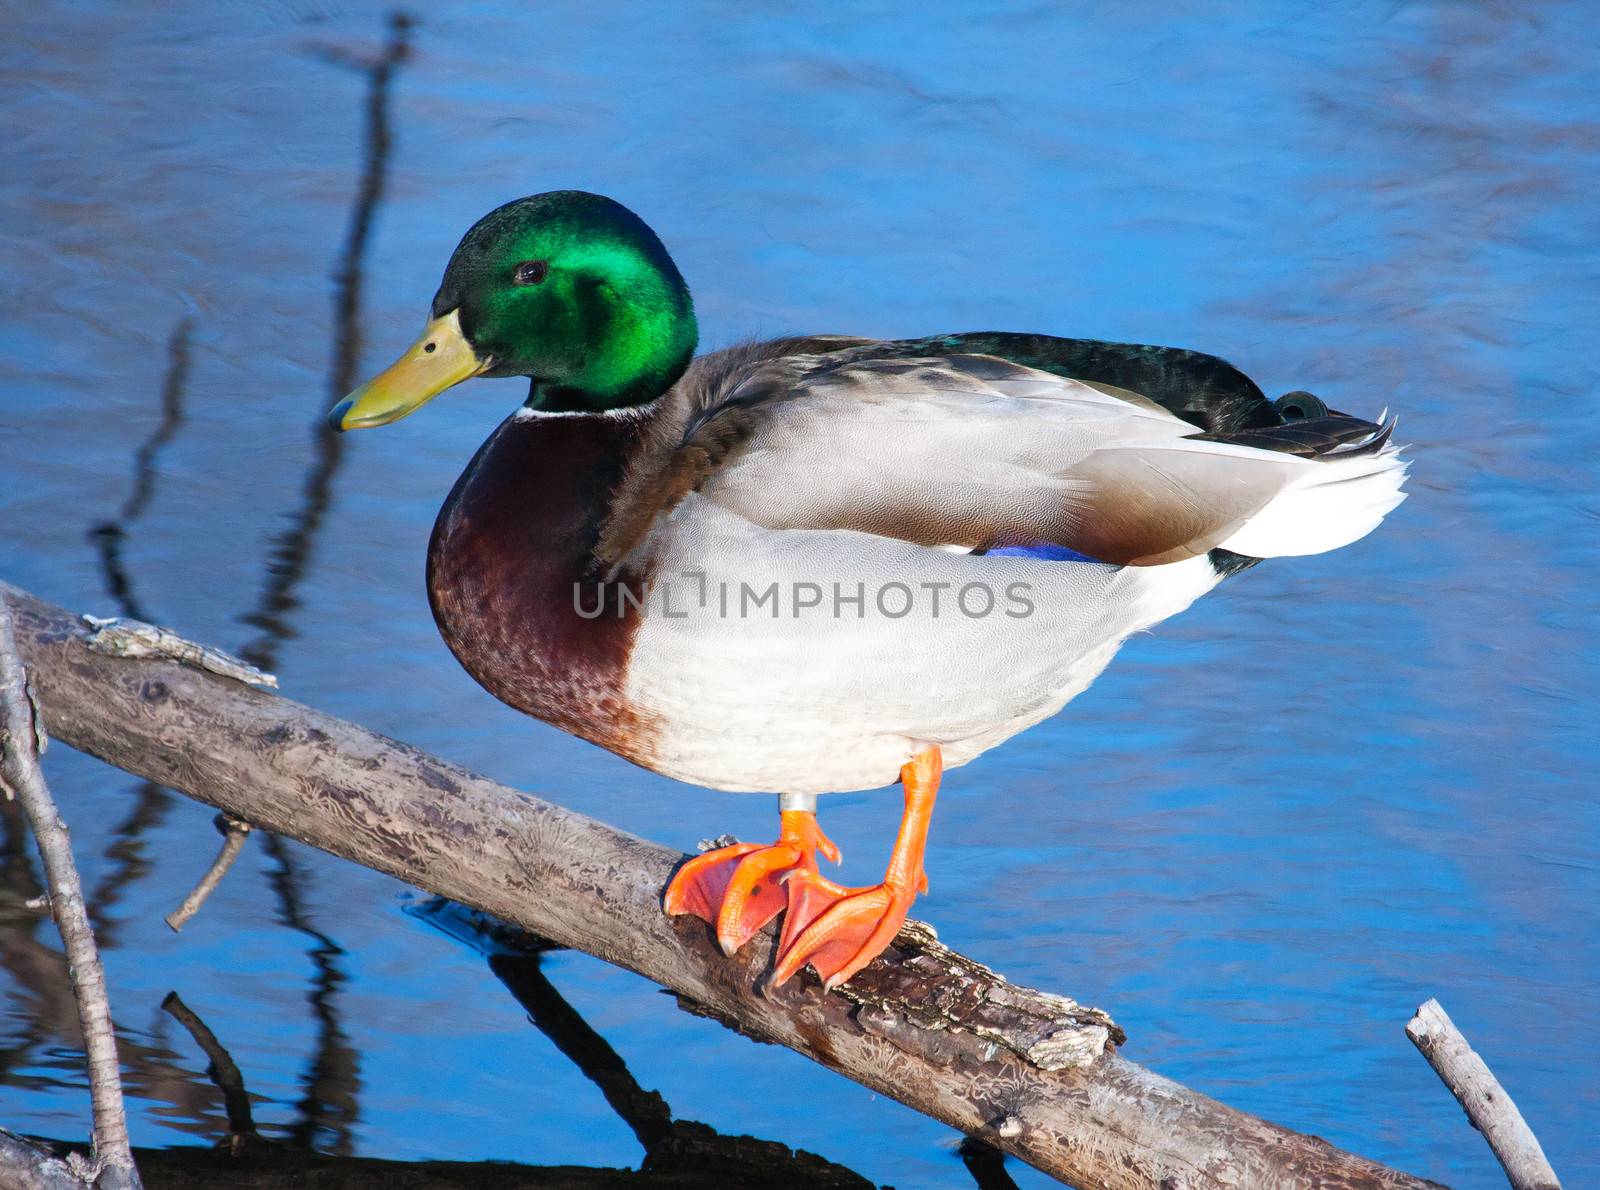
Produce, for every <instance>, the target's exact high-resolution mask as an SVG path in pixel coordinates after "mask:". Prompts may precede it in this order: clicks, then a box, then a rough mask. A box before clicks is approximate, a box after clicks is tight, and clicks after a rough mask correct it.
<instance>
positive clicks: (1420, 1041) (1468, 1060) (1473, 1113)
mask: <svg viewBox="0 0 1600 1190" xmlns="http://www.w3.org/2000/svg"><path fill="white" fill-rule="evenodd" d="M1406 1036H1407V1037H1409V1038H1411V1043H1412V1044H1413V1045H1415V1046H1416V1047H1417V1049H1418V1051H1420V1052H1421V1054H1422V1056H1423V1057H1424V1058H1426V1059H1427V1060H1428V1065H1429V1066H1432V1067H1433V1072H1434V1073H1435V1074H1437V1075H1438V1076H1439V1079H1440V1081H1442V1082H1443V1083H1444V1085H1445V1086H1447V1087H1449V1088H1450V1093H1451V1094H1452V1095H1454V1096H1455V1097H1456V1100H1457V1102H1459V1103H1460V1104H1461V1108H1462V1110H1463V1111H1465V1112H1466V1113H1467V1119H1468V1120H1470V1121H1472V1126H1473V1127H1474V1128H1476V1129H1477V1130H1478V1131H1479V1132H1481V1133H1483V1139H1484V1140H1486V1141H1488V1142H1489V1148H1491V1149H1492V1150H1494V1155H1495V1158H1496V1160H1498V1161H1499V1162H1500V1165H1501V1167H1502V1168H1503V1169H1504V1170H1505V1171H1506V1177H1507V1178H1508V1179H1510V1182H1511V1185H1512V1188H1513V1190H1561V1183H1560V1182H1559V1181H1558V1180H1557V1179H1556V1173H1555V1170H1553V1169H1551V1168H1550V1162H1549V1161H1547V1160H1546V1159H1545V1155H1544V1150H1543V1149H1542V1148H1540V1147H1539V1141H1538V1138H1537V1137H1535V1136H1534V1135H1533V1129H1531V1128H1529V1127H1528V1122H1527V1121H1526V1120H1524V1119H1523V1118H1522V1113H1521V1112H1520V1111H1518V1110H1517V1105H1516V1104H1515V1103H1513V1102H1512V1101H1511V1096H1509V1095H1507V1094H1506V1092H1505V1088H1504V1087H1502V1086H1501V1085H1500V1082H1499V1080H1498V1079H1496V1078H1495V1076H1494V1074H1493V1072H1491V1071H1490V1069H1489V1066H1488V1064H1487V1063H1486V1062H1484V1060H1483V1059H1482V1058H1480V1057H1479V1056H1478V1053H1477V1051H1476V1050H1474V1049H1473V1048H1472V1047H1471V1046H1470V1045H1468V1044H1467V1039H1466V1038H1465V1037H1463V1036H1462V1035H1461V1030H1459V1029H1457V1028H1456V1026H1455V1022H1454V1021H1452V1020H1451V1019H1450V1017H1449V1016H1448V1015H1447V1014H1446V1013H1445V1010H1444V1009H1443V1008H1441V1007H1440V1006H1439V1001H1437V1000H1428V1001H1427V1002H1426V1003H1424V1004H1423V1005H1422V1006H1421V1007H1419V1008H1418V1009H1417V1015H1416V1016H1414V1017H1412V1018H1411V1020H1410V1022H1409V1023H1408V1024H1407V1025H1406Z"/></svg>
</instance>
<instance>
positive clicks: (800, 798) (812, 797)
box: [778, 793, 817, 814]
mask: <svg viewBox="0 0 1600 1190" xmlns="http://www.w3.org/2000/svg"><path fill="white" fill-rule="evenodd" d="M778 809H779V810H780V811H788V810H803V811H804V812H805V813H807V814H815V813H816V812H817V795H816V794H814V793H780V794H779V795H778Z"/></svg>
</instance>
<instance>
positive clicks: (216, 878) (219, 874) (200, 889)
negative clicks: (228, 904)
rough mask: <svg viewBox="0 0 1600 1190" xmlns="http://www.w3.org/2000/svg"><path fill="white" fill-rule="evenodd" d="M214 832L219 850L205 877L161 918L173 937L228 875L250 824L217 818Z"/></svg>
mask: <svg viewBox="0 0 1600 1190" xmlns="http://www.w3.org/2000/svg"><path fill="white" fill-rule="evenodd" d="M217 829H218V830H219V831H221V832H222V850H221V851H219V852H217V858H216V859H214V860H212V861H211V866H210V867H209V868H207V869H206V871H205V875H203V876H201V877H200V882H199V883H198V884H196V885H195V886H194V888H193V889H191V890H190V892H189V895H188V896H186V897H184V898H183V904H181V905H179V906H178V907H177V908H176V909H174V910H173V911H172V912H171V913H169V914H167V915H166V917H164V918H162V919H161V920H163V921H164V922H166V923H167V925H169V926H171V927H172V932H173V933H174V934H176V933H177V932H178V931H179V930H181V929H183V927H184V926H185V925H187V924H188V922H189V919H190V918H191V917H193V916H194V915H195V914H196V913H199V912H200V906H202V905H204V904H205V903H206V898H207V897H209V896H210V895H211V893H212V891H213V890H214V889H215V888H216V887H217V885H219V884H221V883H222V878H223V877H224V876H226V875H227V874H228V869H229V868H231V867H233V861H234V860H236V859H238V858H239V852H241V851H243V850H244V844H245V840H246V839H248V838H249V837H250V824H249V823H248V822H244V821H241V820H240V819H238V818H234V817H232V816H230V815H227V814H218V815H217Z"/></svg>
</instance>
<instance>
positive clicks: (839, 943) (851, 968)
mask: <svg viewBox="0 0 1600 1190" xmlns="http://www.w3.org/2000/svg"><path fill="white" fill-rule="evenodd" d="M829 883H832V882H831V881H830V882H829ZM833 889H834V890H835V891H833V894H832V896H831V897H830V903H829V904H827V905H826V907H825V908H823V909H822V910H821V911H820V912H818V913H816V914H815V916H814V917H813V918H812V920H811V921H810V922H808V923H806V924H804V925H803V926H801V927H799V928H796V929H791V925H793V924H794V921H795V919H794V918H790V919H789V920H787V921H785V923H784V930H783V944H782V946H781V948H780V949H779V951H778V961H777V965H776V966H775V967H774V968H773V971H772V986H774V987H777V986H778V985H779V984H782V983H783V982H785V981H786V980H788V979H790V978H792V977H793V976H794V975H795V974H797V973H798V972H799V970H800V968H802V967H804V966H805V965H806V964H807V963H809V964H810V965H811V966H812V968H813V969H814V970H815V971H816V973H817V974H818V975H820V976H821V977H822V986H823V989H824V990H825V991H832V990H833V989H834V988H836V987H838V986H839V985H840V984H841V983H843V982H844V981H845V980H847V979H849V978H850V977H851V976H852V975H854V974H855V973H856V972H857V971H860V970H861V969H862V968H863V967H865V966H866V965H867V964H868V963H870V962H872V960H873V959H875V958H877V957H878V956H879V955H880V954H882V953H883V952H884V950H885V949H886V948H887V947H888V945H889V943H891V942H893V941H894V936H895V935H896V934H898V933H899V932H900V927H901V926H902V925H904V924H905V920H906V912H907V911H908V910H909V909H910V908H911V902H912V901H914V900H915V899H916V890H915V888H913V887H909V886H904V885H899V884H890V883H884V884H875V885H873V886H871V887H870V888H839V886H838V885H834V886H833Z"/></svg>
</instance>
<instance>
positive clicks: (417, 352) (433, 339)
mask: <svg viewBox="0 0 1600 1190" xmlns="http://www.w3.org/2000/svg"><path fill="white" fill-rule="evenodd" d="M459 314H460V311H458V310H452V311H450V313H448V314H445V315H442V316H440V317H438V318H435V319H434V320H433V321H432V322H430V323H428V325H427V326H425V327H423V329H422V334H421V335H419V336H418V337H417V341H416V342H415V343H413V344H412V345H411V346H410V347H408V348H406V351H405V354H404V355H402V356H401V357H400V358H399V359H397V360H395V362H394V363H392V364H390V365H389V366H388V367H387V368H385V369H384V370H383V371H381V372H379V373H378V374H377V375H376V376H374V377H373V378H372V379H371V380H369V381H367V382H366V383H365V384H363V385H362V386H361V387H360V388H358V389H356V390H355V391H354V392H352V393H351V394H350V395H349V396H348V397H346V398H345V399H344V400H342V401H340V402H339V403H338V404H337V405H335V406H334V407H333V411H332V412H331V413H329V414H328V424H329V425H331V426H332V427H333V428H334V429H336V430H365V429H367V428H368V427H370V426H386V425H388V424H389V423H390V422H392V421H399V420H400V419H401V418H402V417H404V416H406V414H408V413H414V412H415V411H416V410H418V409H420V408H422V407H423V406H424V405H426V404H427V403H428V402H429V401H431V400H433V398H434V397H437V396H438V395H439V394H440V393H442V392H444V390H445V389H447V388H449V387H450V386H451V385H453V384H460V383H461V382H462V381H463V380H470V379H471V378H472V377H474V376H476V375H478V373H480V372H483V371H485V370H486V369H487V368H488V367H489V361H488V360H480V359H479V358H478V356H477V353H476V352H474V351H473V350H472V345H471V344H470V343H468V342H467V339H466V336H465V335H463V334H462V333H461V319H460V317H459Z"/></svg>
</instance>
